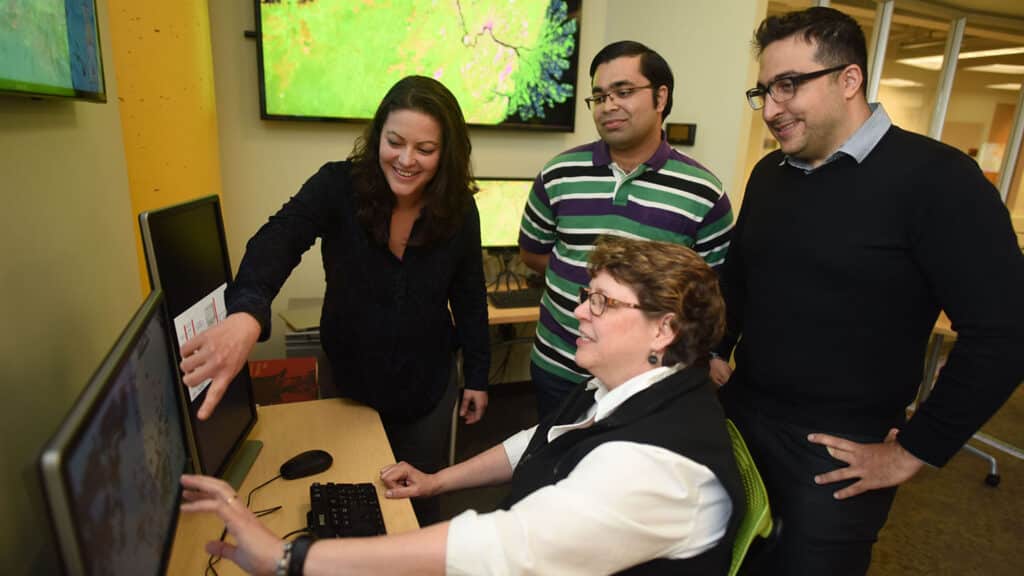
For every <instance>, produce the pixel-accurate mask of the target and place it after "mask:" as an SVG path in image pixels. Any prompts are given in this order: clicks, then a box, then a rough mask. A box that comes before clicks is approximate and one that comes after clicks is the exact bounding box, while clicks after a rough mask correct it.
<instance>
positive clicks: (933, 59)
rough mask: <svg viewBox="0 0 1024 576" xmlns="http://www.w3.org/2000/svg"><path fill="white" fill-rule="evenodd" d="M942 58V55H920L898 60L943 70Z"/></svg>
mask: <svg viewBox="0 0 1024 576" xmlns="http://www.w3.org/2000/svg"><path fill="white" fill-rule="evenodd" d="M942 58H943V56H942V55H938V56H919V57H917V58H903V59H902V60H897V62H899V63H900V64H906V65H907V66H913V67H914V68H922V69H924V70H942Z"/></svg>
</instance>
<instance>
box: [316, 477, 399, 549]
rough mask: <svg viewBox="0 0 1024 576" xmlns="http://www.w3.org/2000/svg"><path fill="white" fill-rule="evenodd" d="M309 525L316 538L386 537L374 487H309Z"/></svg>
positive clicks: (328, 483)
mask: <svg viewBox="0 0 1024 576" xmlns="http://www.w3.org/2000/svg"><path fill="white" fill-rule="evenodd" d="M309 508H310V510H309V513H308V514H306V524H307V525H308V527H309V531H310V532H311V533H312V534H313V535H314V536H316V537H317V538H345V537H349V536H377V535H378V534H386V533H387V531H386V530H385V529H384V517H383V516H382V515H381V513H380V501H379V500H377V490H376V489H375V488H374V487H373V484H369V483H362V484H335V483H334V482H327V483H326V484H321V483H319V482H314V483H313V484H311V485H310V486H309Z"/></svg>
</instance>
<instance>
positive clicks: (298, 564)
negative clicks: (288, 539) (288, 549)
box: [288, 536, 313, 576]
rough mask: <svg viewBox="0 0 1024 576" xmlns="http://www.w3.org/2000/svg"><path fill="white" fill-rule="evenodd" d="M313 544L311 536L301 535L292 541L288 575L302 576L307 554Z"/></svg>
mask: <svg viewBox="0 0 1024 576" xmlns="http://www.w3.org/2000/svg"><path fill="white" fill-rule="evenodd" d="M312 545H313V538H312V537H310V536H299V537H298V538H296V539H295V540H293V541H292V555H291V558H290V559H289V562H288V576H302V568H303V566H305V565H306V554H307V553H309V547H310V546H312Z"/></svg>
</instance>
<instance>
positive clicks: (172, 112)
mask: <svg viewBox="0 0 1024 576" xmlns="http://www.w3.org/2000/svg"><path fill="white" fill-rule="evenodd" d="M109 2H110V32H111V33H110V35H109V38H110V42H109V44H110V45H111V47H112V49H113V52H114V54H116V58H115V61H114V65H115V68H116V73H117V77H118V79H119V80H121V83H120V97H119V100H118V101H119V104H120V109H121V128H122V132H123V135H124V136H123V137H124V150H125V158H126V160H127V162H128V183H129V186H130V187H131V202H132V211H133V213H135V214H138V213H139V212H142V211H144V210H149V209H152V208H160V207H162V206H167V205H169V204H175V203H178V202H181V201H184V200H188V199H191V198H197V197H199V196H206V195H209V194H220V159H219V154H218V147H217V118H216V115H217V105H216V101H215V98H214V87H213V59H212V57H211V53H210V20H209V14H208V10H207V6H206V0H177V1H175V2H139V1H138V0H109ZM248 5H250V6H251V3H250V4H248ZM135 237H136V250H137V253H138V259H139V260H138V261H139V270H140V273H141V282H142V289H143V292H148V291H149V281H148V279H147V277H146V265H145V261H144V260H143V255H142V244H141V241H140V239H139V233H138V229H137V228H136V230H135Z"/></svg>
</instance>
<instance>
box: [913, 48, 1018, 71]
mask: <svg viewBox="0 0 1024 576" xmlns="http://www.w3.org/2000/svg"><path fill="white" fill-rule="evenodd" d="M1014 54H1024V46H1016V47H1013V48H994V49H992V50H974V51H971V52H961V53H960V56H959V59H960V60H971V59H973V58H990V57H993V56H1011V55H1014ZM942 59H943V56H942V55H941V54H936V55H935V56H920V57H918V58H902V59H900V60H897V62H899V63H901V64H906V65H907V66H913V67H915V68H923V69H925V70H941V69H942Z"/></svg>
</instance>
